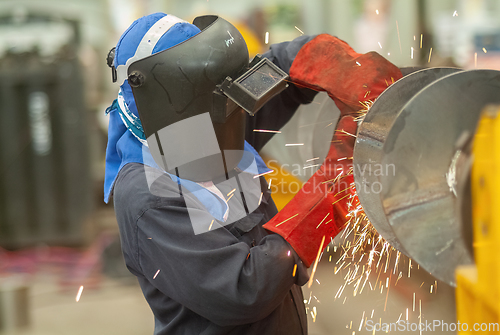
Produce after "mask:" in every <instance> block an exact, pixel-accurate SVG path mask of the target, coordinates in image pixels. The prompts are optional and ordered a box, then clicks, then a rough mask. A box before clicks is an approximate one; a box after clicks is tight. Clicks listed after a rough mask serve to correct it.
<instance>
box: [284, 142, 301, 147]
mask: <svg viewBox="0 0 500 335" xmlns="http://www.w3.org/2000/svg"><path fill="white" fill-rule="evenodd" d="M301 145H304V143H287V144H285V147H297V146H301Z"/></svg>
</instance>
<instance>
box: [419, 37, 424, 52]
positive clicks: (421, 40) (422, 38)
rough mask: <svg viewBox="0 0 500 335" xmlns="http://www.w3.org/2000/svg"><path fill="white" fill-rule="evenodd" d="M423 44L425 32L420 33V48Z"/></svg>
mask: <svg viewBox="0 0 500 335" xmlns="http://www.w3.org/2000/svg"><path fill="white" fill-rule="evenodd" d="M423 44H424V34H420V49H422V46H423Z"/></svg>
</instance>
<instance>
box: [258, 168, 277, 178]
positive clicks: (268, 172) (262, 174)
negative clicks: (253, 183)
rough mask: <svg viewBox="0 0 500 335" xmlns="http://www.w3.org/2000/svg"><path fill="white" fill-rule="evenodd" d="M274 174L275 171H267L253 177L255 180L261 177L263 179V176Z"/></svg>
mask: <svg viewBox="0 0 500 335" xmlns="http://www.w3.org/2000/svg"><path fill="white" fill-rule="evenodd" d="M273 172H274V170H271V171H267V172H264V173H261V174H257V175H255V176H253V179H256V178H259V177H261V176H264V175H266V174H270V173H273Z"/></svg>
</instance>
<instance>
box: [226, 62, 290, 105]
mask: <svg viewBox="0 0 500 335" xmlns="http://www.w3.org/2000/svg"><path fill="white" fill-rule="evenodd" d="M287 79H288V74H287V73H286V72H284V71H283V70H281V69H280V68H279V67H277V66H276V65H274V64H273V63H272V62H271V61H270V60H268V59H266V58H263V59H261V60H260V61H259V62H258V63H257V64H256V65H255V66H253V67H252V68H251V69H250V70H248V71H247V72H246V73H245V74H243V75H242V76H241V77H239V78H238V79H236V80H234V81H233V80H231V78H226V80H225V81H224V82H223V83H222V85H221V87H220V88H221V90H222V91H223V92H224V94H225V95H227V96H228V97H229V98H231V100H233V101H234V102H236V103H237V104H238V105H239V106H241V107H242V108H243V109H244V110H245V111H247V112H248V113H249V114H250V115H254V114H255V113H256V112H257V111H258V110H259V109H260V108H261V107H262V106H263V105H264V104H265V103H266V102H268V101H269V100H270V99H271V98H272V97H274V96H275V95H277V94H278V93H280V92H282V91H283V90H284V89H285V88H286V87H287V86H288V85H287Z"/></svg>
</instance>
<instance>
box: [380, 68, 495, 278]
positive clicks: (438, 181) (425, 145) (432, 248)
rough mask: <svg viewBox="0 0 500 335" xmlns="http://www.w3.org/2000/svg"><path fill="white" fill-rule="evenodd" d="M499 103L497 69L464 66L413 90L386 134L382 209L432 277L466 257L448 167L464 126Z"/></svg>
mask: <svg viewBox="0 0 500 335" xmlns="http://www.w3.org/2000/svg"><path fill="white" fill-rule="evenodd" d="M490 103H497V104H498V103H500V72H499V71H494V70H473V71H463V72H458V73H454V74H450V75H448V76H445V77H443V78H441V79H439V80H437V81H435V82H433V83H432V84H430V85H428V86H427V87H426V88H425V89H423V90H421V91H420V92H419V93H417V94H416V95H415V96H414V97H413V98H412V99H411V100H410V101H409V102H408V103H407V104H406V105H405V106H404V107H403V108H402V109H401V111H400V112H399V115H398V116H397V118H396V120H395V122H394V124H393V126H392V127H391V129H390V131H389V133H388V134H387V137H386V140H385V143H384V146H383V157H382V159H381V164H382V165H383V166H388V165H391V166H394V171H395V173H394V175H383V176H380V177H379V178H380V182H381V184H382V192H381V193H380V196H381V201H382V206H383V209H384V214H385V216H386V218H387V221H388V222H389V225H390V226H391V228H392V230H393V232H394V235H395V236H396V239H397V240H398V241H399V243H400V244H401V245H402V247H403V248H404V250H405V251H406V252H407V254H408V255H409V256H410V257H412V258H413V259H414V260H415V261H416V262H418V263H419V264H420V265H421V266H422V267H423V268H424V269H426V270H427V271H429V272H430V273H431V274H433V275H434V276H435V277H436V278H438V279H441V280H443V281H444V282H447V283H449V284H454V283H455V268H456V267H457V266H458V265H462V264H468V263H471V262H472V259H471V257H470V255H469V253H468V252H467V247H466V244H465V242H464V240H463V238H462V235H461V227H460V224H459V220H458V219H457V213H458V212H459V211H458V210H457V204H458V201H457V197H456V195H455V192H453V187H450V186H453V183H450V181H451V180H454V179H455V178H454V176H453V171H454V170H455V167H456V166H455V165H456V164H454V163H456V161H457V159H458V158H459V156H460V155H459V151H457V143H459V142H460V138H461V137H463V135H464V134H473V133H474V132H475V129H476V125H477V122H478V120H479V115H480V112H481V111H482V110H483V108H484V107H485V106H486V105H487V104H490Z"/></svg>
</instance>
